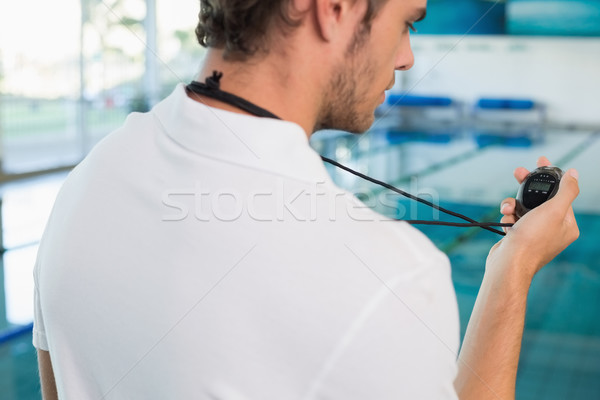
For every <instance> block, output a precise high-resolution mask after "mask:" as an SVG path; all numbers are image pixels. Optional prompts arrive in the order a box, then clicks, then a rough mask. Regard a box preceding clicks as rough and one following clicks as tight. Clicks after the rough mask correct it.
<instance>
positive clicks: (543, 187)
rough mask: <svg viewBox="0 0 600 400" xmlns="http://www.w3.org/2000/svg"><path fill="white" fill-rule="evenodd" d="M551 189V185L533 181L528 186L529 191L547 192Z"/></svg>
mask: <svg viewBox="0 0 600 400" xmlns="http://www.w3.org/2000/svg"><path fill="white" fill-rule="evenodd" d="M551 187H552V184H551V183H548V182H537V181H533V182H531V183H530V184H529V189H530V190H539V191H541V192H547V191H548V190H549V189H550V188H551Z"/></svg>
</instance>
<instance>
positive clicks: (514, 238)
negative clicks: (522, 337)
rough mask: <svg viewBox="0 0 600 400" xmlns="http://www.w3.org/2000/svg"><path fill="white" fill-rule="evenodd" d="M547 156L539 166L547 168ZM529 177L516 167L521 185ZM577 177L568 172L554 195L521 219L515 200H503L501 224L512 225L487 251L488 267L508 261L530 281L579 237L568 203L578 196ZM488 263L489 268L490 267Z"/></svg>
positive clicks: (542, 158)
mask: <svg viewBox="0 0 600 400" xmlns="http://www.w3.org/2000/svg"><path fill="white" fill-rule="evenodd" d="M549 165H551V164H550V161H548V159H547V158H546V157H540V159H538V162H537V166H538V167H542V166H549ZM527 174H529V171H527V170H526V169H525V168H522V167H520V168H517V169H516V170H515V172H514V175H515V178H516V179H517V181H518V182H519V184H520V183H521V182H523V180H524V179H525V177H526V176H527ZM577 178H578V174H577V171H576V170H574V169H570V170H568V171H567V172H566V173H565V175H564V176H563V178H562V180H561V181H560V187H559V190H558V193H557V194H556V196H554V197H553V198H552V199H550V200H548V201H547V202H546V203H544V204H542V205H540V206H539V207H536V208H535V209H533V210H531V211H530V212H528V213H527V214H525V215H524V216H523V217H522V218H521V219H520V220H518V219H517V217H516V216H515V215H514V212H515V199H514V198H508V199H505V200H503V201H502V206H501V212H502V214H503V215H504V216H503V218H502V222H503V223H514V224H515V225H514V226H513V227H512V228H509V229H507V235H506V237H505V238H504V239H503V240H501V241H500V242H499V243H498V244H496V245H495V246H494V247H493V248H492V250H491V251H490V255H489V257H488V267H490V266H494V265H497V264H499V263H500V264H502V263H506V262H509V260H507V259H506V258H510V263H511V264H515V263H517V264H519V265H520V268H521V269H522V270H523V271H522V272H524V273H527V274H528V277H529V279H532V278H533V276H534V275H535V273H537V272H538V271H539V270H540V269H541V268H542V267H543V266H544V265H546V264H547V263H548V262H550V261H551V260H552V259H553V258H554V257H556V256H557V255H558V254H559V253H560V252H561V251H563V250H564V249H565V248H567V246H569V245H570V244H571V243H573V242H574V241H575V240H576V239H577V238H578V237H579V228H578V227H577V222H576V221H575V216H574V214H573V208H572V207H571V204H572V203H573V200H575V198H576V197H577V195H578V194H579V185H578V183H577ZM490 263H491V265H490Z"/></svg>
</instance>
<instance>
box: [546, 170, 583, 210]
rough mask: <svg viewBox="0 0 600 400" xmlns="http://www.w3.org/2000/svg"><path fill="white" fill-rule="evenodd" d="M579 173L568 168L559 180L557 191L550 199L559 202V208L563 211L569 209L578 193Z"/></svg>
mask: <svg viewBox="0 0 600 400" xmlns="http://www.w3.org/2000/svg"><path fill="white" fill-rule="evenodd" d="M578 179H579V174H578V172H577V170H575V169H570V170H568V171H567V172H566V173H565V175H564V176H563V177H562V179H561V180H560V186H559V188H558V193H556V196H554V198H553V199H552V200H554V203H557V204H559V206H560V207H561V208H563V209H564V210H565V211H567V210H569V208H570V207H571V204H572V203H573V200H575V198H576V197H577V195H579V183H578V181H577V180H578Z"/></svg>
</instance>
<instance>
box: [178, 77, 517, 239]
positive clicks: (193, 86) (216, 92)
mask: <svg viewBox="0 0 600 400" xmlns="http://www.w3.org/2000/svg"><path fill="white" fill-rule="evenodd" d="M222 77H223V73H222V72H219V71H213V74H212V76H209V77H207V78H206V80H205V83H201V82H197V81H193V82H192V83H190V84H189V85H187V86H186V89H187V90H188V91H190V92H192V93H196V94H199V95H202V96H206V97H210V98H213V99H215V100H218V101H221V102H223V103H226V104H229V105H232V106H234V107H237V108H239V109H240V110H243V111H246V112H248V113H250V114H252V115H255V116H257V117H265V118H274V119H281V118H279V117H278V116H277V115H275V114H273V113H272V112H270V111H268V110H265V109H264V108H261V107H259V106H257V105H256V104H253V103H251V102H249V101H248V100H245V99H243V98H241V97H239V96H236V95H234V94H233V93H228V92H225V91H223V90H221V78H222ZM321 159H322V160H323V161H324V162H326V163H329V164H331V165H333V166H335V167H337V168H340V169H343V170H344V171H347V172H349V173H351V174H353V175H356V176H358V177H360V178H362V179H365V180H367V181H369V182H372V183H375V184H377V185H379V186H382V187H384V188H386V189H389V190H391V191H393V192H396V193H398V194H401V195H402V196H405V197H408V198H409V199H411V200H415V201H418V202H419V203H422V204H425V205H427V206H429V207H432V208H434V209H436V210H439V211H441V212H443V213H446V214H448V215H451V216H453V217H456V218H460V219H462V220H465V221H468V223H459V222H445V221H421V220H402V219H398V221H404V222H407V223H409V224H412V225H443V226H455V227H465V228H468V227H479V228H482V229H485V230H488V231H490V232H493V233H497V234H498V235H501V236H505V235H506V233H504V232H502V231H499V230H497V229H494V228H492V227H493V226H495V227H503V228H509V227H511V226H513V224H502V223H496V222H477V221H475V220H474V219H471V218H469V217H467V216H465V215H462V214H459V213H456V212H453V211H450V210H446V209H445V208H442V207H440V206H438V205H435V204H433V203H431V202H429V201H427V200H424V199H421V198H419V197H417V196H414V195H412V194H410V193H407V192H405V191H403V190H400V189H398V188H396V187H394V186H392V185H390V184H388V183H385V182H382V181H380V180H377V179H375V178H371V177H370V176H368V175H365V174H362V173H360V172H357V171H355V170H353V169H351V168H348V167H346V166H344V165H342V164H340V163H338V162H337V161H334V160H331V159H329V158H327V157H323V156H321Z"/></svg>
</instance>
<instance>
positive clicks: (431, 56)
mask: <svg viewBox="0 0 600 400" xmlns="http://www.w3.org/2000/svg"><path fill="white" fill-rule="evenodd" d="M412 43H413V51H414V53H415V59H416V62H415V66H414V67H413V69H411V70H410V71H408V72H405V73H402V74H400V75H399V76H398V80H399V81H400V82H398V85H397V87H396V88H397V89H402V90H410V91H411V92H413V93H414V94H426V95H443V96H449V97H452V98H455V99H458V100H462V101H464V102H466V103H469V104H472V103H474V102H475V101H476V100H477V99H478V98H480V97H496V96H500V97H511V98H531V99H533V100H537V101H541V102H542V103H545V104H546V106H547V110H548V120H549V122H550V123H557V124H577V125H584V126H596V127H599V126H600V39H598V38H542V37H539V38H538V37H527V38H525V37H514V36H513V37H510V36H467V37H460V36H429V35H422V36H419V35H416V36H414V37H413V39H412Z"/></svg>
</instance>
